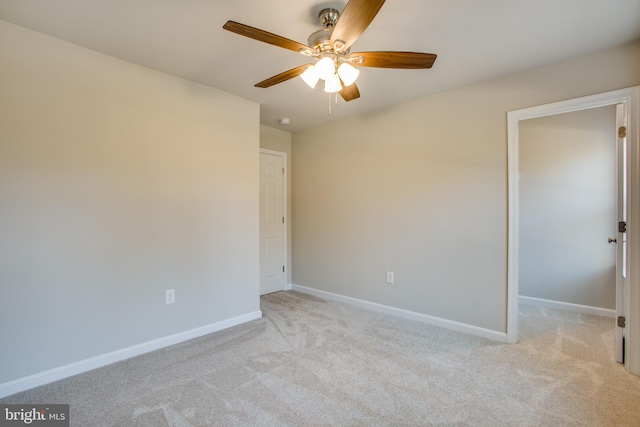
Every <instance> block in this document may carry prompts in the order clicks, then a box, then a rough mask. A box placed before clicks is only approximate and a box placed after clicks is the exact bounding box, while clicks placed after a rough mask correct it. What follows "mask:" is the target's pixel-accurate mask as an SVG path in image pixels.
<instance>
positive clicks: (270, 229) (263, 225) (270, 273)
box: [260, 149, 287, 295]
mask: <svg viewBox="0 0 640 427" xmlns="http://www.w3.org/2000/svg"><path fill="white" fill-rule="evenodd" d="M286 164H287V154H286V153H283V152H279V151H273V150H266V149H261V150H260V295H264V294H269V293H272V292H278V291H282V290H284V289H285V285H286V278H287V276H286V268H287V265H286V264H287V261H286V260H287V257H286V253H287V248H286V242H287V238H286V233H287V227H286V217H285V212H286V200H287V196H286V188H287V186H286V182H287V179H286V169H285V165H286Z"/></svg>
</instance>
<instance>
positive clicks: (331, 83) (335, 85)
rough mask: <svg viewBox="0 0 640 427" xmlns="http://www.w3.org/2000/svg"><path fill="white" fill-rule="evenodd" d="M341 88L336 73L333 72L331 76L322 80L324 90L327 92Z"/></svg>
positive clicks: (338, 90)
mask: <svg viewBox="0 0 640 427" xmlns="http://www.w3.org/2000/svg"><path fill="white" fill-rule="evenodd" d="M341 90H342V85H341V84H340V78H339V77H338V75H337V74H334V75H333V76H332V77H330V78H328V79H327V80H325V82H324V91H325V92H328V93H336V92H340V91H341Z"/></svg>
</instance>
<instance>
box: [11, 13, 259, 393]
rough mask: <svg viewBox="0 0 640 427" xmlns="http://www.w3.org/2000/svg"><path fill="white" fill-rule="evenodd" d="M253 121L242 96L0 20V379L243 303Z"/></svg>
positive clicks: (249, 278) (237, 309) (255, 270)
mask: <svg viewBox="0 0 640 427" xmlns="http://www.w3.org/2000/svg"><path fill="white" fill-rule="evenodd" d="M259 135H260V129H259V105H257V104H255V103H252V102H249V101H246V100H243V99H240V98H238V97H235V96H232V95H229V94H227V93H224V92H222V91H219V90H216V89H213V88H210V87H206V86H203V85H199V84H195V83H193V82H190V81H186V80H183V79H180V78H176V77H172V76H168V75H165V74H162V73H159V72H156V71H153V70H150V69H147V68H143V67H139V66H136V65H133V64H130V63H127V62H124V61H120V60H117V59H115V58H112V57H109V56H106V55H103V54H100V53H97V52H94V51H91V50H87V49H84V48H81V47H79V46H76V45H72V44H69V43H66V42H63V41H61V40H58V39H54V38H51V37H48V36H45V35H43V34H40V33H36V32H33V31H30V30H27V29H24V28H21V27H18V26H15V25H12V24H9V23H6V22H3V21H0V201H1V202H0V236H2V237H1V238H0V286H1V288H2V297H0V324H1V325H2V328H0V342H1V343H2V351H0V383H3V382H7V381H11V380H14V379H18V378H21V377H25V376H28V375H30V374H34V373H38V372H42V371H45V370H49V369H52V368H55V367H59V366H62V365H65V364H69V363H73V362H76V361H81V360H85V359H87V358H91V357H93V356H97V355H101V354H105V353H108V352H112V351H115V350H119V349H123V348H127V347H130V346H134V345H137V344H140V343H143V342H147V341H150V340H154V339H159V338H163V337H166V336H169V335H172V334H177V333H180V332H183V331H187V330H191V329H194V328H198V327H202V326H205V325H211V324H214V323H217V322H220V321H224V320H226V319H231V318H234V317H236V316H242V315H246V314H249V313H256V312H257V313H258V314H259V309H260V305H259V283H258V277H259V256H258V238H257V236H258V218H259V217H258V212H259V210H258V209H259V206H258V190H259V187H258V182H259V174H258V165H259V155H258V151H259V149H258V147H259ZM167 289H175V291H176V302H175V304H172V305H165V290H167Z"/></svg>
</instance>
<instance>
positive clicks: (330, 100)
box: [329, 94, 331, 115]
mask: <svg viewBox="0 0 640 427" xmlns="http://www.w3.org/2000/svg"><path fill="white" fill-rule="evenodd" d="M329 115H331V94H329Z"/></svg>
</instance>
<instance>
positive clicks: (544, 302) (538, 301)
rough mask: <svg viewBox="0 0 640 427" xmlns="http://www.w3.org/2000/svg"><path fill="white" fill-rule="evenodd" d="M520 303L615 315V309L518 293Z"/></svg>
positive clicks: (597, 314)
mask: <svg viewBox="0 0 640 427" xmlns="http://www.w3.org/2000/svg"><path fill="white" fill-rule="evenodd" d="M518 300H519V301H518V302H519V303H520V304H530V305H535V306H538V307H546V308H554V309H556V310H565V311H573V312H576V313H583V314H591V315H593V316H602V317H610V318H612V319H613V318H615V317H616V311H615V310H613V309H610V308H600V307H593V306H590V305H581V304H573V303H570V302H563V301H553V300H550V299H544V298H535V297H525V296H523V295H520V296H519V297H518Z"/></svg>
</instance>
